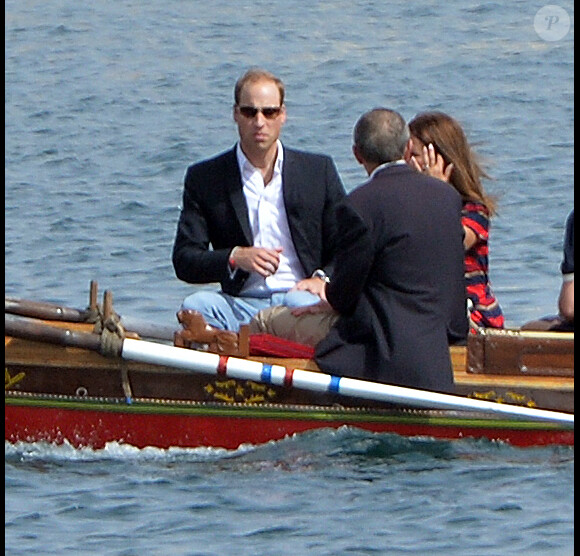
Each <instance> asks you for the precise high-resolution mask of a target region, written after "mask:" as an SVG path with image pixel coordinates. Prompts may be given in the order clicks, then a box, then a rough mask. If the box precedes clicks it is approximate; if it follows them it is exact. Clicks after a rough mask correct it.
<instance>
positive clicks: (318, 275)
mask: <svg viewBox="0 0 580 556" xmlns="http://www.w3.org/2000/svg"><path fill="white" fill-rule="evenodd" d="M311 278H320V279H321V280H324V281H325V282H326V283H327V284H328V283H329V282H330V278H329V277H328V275H327V274H326V272H324V270H320V268H317V269H316V270H315V271H314V272H313V273H312V276H311Z"/></svg>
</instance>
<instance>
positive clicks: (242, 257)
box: [233, 247, 282, 278]
mask: <svg viewBox="0 0 580 556" xmlns="http://www.w3.org/2000/svg"><path fill="white" fill-rule="evenodd" d="M280 253H282V247H276V248H274V249H271V248H268V247H237V248H236V251H235V253H234V257H233V259H234V263H235V268H241V269H242V270H245V271H246V272H256V273H258V274H259V275H260V276H263V277H264V278H267V277H268V276H272V274H275V272H276V271H277V270H278V266H280Z"/></svg>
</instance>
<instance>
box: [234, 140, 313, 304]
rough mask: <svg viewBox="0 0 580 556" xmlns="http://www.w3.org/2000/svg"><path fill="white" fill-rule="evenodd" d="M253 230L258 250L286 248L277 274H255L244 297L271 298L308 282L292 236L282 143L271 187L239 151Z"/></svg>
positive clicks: (245, 290) (238, 150) (244, 289)
mask: <svg viewBox="0 0 580 556" xmlns="http://www.w3.org/2000/svg"><path fill="white" fill-rule="evenodd" d="M236 153H237V157H238V164H239V167H240V174H241V176H242V185H243V191H244V196H245V198H246V204H247V206H248V214H249V217H250V227H251V229H252V235H253V237H254V246H255V247H269V248H276V247H282V253H280V266H279V267H278V270H277V272H275V273H274V274H273V275H272V276H268V277H266V278H264V277H262V276H260V275H259V274H256V273H252V274H251V275H250V277H249V278H248V281H247V282H246V284H245V285H244V287H243V289H242V291H241V292H240V295H250V296H256V297H263V296H269V295H270V294H272V293H273V292H279V291H286V290H288V289H290V288H291V287H292V286H294V284H296V282H298V281H299V280H302V279H303V278H305V276H304V271H303V270H302V266H301V264H300V262H299V260H298V255H297V254H296V249H295V248H294V243H293V242H292V237H291V235H290V227H289V226H288V218H287V216H286V207H285V206H284V195H283V186H284V184H283V183H282V165H283V163H284V149H283V148H282V143H280V141H278V154H277V156H276V161H275V162H274V172H273V175H272V179H271V180H270V183H268V184H265V183H264V178H263V176H262V173H261V172H260V170H259V169H257V168H255V167H254V166H253V165H252V163H251V162H250V161H249V160H248V159H247V158H246V156H245V155H244V153H243V152H242V149H241V147H240V144H239V143H238V146H237V149H236Z"/></svg>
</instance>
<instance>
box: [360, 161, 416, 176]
mask: <svg viewBox="0 0 580 556" xmlns="http://www.w3.org/2000/svg"><path fill="white" fill-rule="evenodd" d="M401 164H407V163H406V162H405V161H404V160H403V159H402V158H401V159H400V160H395V161H393V162H385V163H384V164H381V165H380V166H377V167H376V168H375V169H374V170H373V171H372V172H371V175H370V176H369V178H372V177H374V176H375V175H376V174H378V173H379V172H381V171H382V170H384V169H385V168H389V167H391V166H399V165H401Z"/></svg>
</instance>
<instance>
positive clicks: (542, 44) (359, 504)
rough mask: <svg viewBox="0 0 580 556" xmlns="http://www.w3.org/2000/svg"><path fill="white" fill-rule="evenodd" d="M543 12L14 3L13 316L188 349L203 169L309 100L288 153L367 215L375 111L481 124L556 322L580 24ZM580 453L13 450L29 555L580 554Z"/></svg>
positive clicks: (521, 279)
mask: <svg viewBox="0 0 580 556" xmlns="http://www.w3.org/2000/svg"><path fill="white" fill-rule="evenodd" d="M542 6H544V4H543V3H542V2H528V1H522V0H520V1H514V2H509V3H499V2H475V1H473V0H466V1H459V0H453V1H449V2H444V3H440V2H434V1H427V0H424V1H420V2H414V3H406V2H386V1H385V2H383V1H371V0H368V1H362V0H360V1H357V0H348V1H347V0H326V1H325V2H319V1H310V2H302V1H300V0H287V1H282V0H270V1H268V2H266V1H262V0H258V1H255V0H253V1H251V2H250V1H236V2H233V1H229V0H215V1H212V2H197V1H177V0H173V1H172V0H169V1H167V0H166V1H164V2H161V1H159V0H142V1H139V2H137V1H120V2H111V1H102V2H94V3H80V2H74V1H71V0H69V1H66V0H55V1H53V2H40V1H38V0H19V1H15V0H8V1H7V2H6V3H5V19H6V22H5V65H6V69H5V234H6V239H5V292H6V295H10V296H14V297H21V298H28V299H36V300H46V301H55V302H59V303H65V304H67V305H70V306H74V307H84V306H85V305H86V303H87V302H88V285H89V282H90V280H91V279H96V280H98V282H99V284H100V287H101V292H102V291H103V290H104V289H110V290H112V292H113V295H114V303H115V308H116V310H117V311H118V312H119V313H121V314H122V315H123V314H125V315H131V316H134V317H138V318H146V319H151V320H154V321H156V322H160V323H173V322H174V313H175V309H176V308H177V306H178V304H179V302H180V301H181V299H182V298H183V297H184V296H185V295H186V294H187V293H189V291H190V287H189V286H187V285H185V284H182V283H180V282H178V281H177V279H176V278H175V277H174V274H173V270H172V267H171V260H170V254H171V246H172V242H173V236H174V232H175V225H176V221H177V217H178V212H179V204H180V202H181V188H182V179H183V175H184V172H185V168H186V166H187V165H188V164H190V163H191V162H193V161H197V160H200V159H201V158H205V157H207V156H210V155H212V154H215V153H217V152H219V151H221V150H224V149H226V148H229V147H230V146H232V145H233V143H234V141H235V140H236V131H235V127H234V124H233V122H232V119H231V104H232V96H233V93H232V88H233V84H234V81H235V80H236V79H237V77H239V75H240V74H241V73H242V72H243V71H244V70H245V69H246V68H247V67H249V66H250V65H261V66H265V67H267V68H269V69H271V70H272V71H274V72H275V73H277V74H279V75H280V76H281V77H282V78H283V79H284V81H285V82H286V85H287V106H288V122H287V124H286V126H285V129H284V132H283V139H284V140H285V142H286V143H287V144H288V145H292V146H296V147H300V148H305V149H309V150H318V151H323V152H326V153H329V154H331V155H332V156H333V157H334V159H335V161H336V163H337V166H338V168H339V171H340V173H341V175H342V177H343V180H344V182H345V185H346V187H347V189H349V190H350V189H352V188H354V187H355V186H356V185H357V184H358V183H360V181H362V179H364V175H363V172H362V169H361V168H360V167H359V166H358V165H357V164H356V163H355V161H354V159H353V158H352V154H351V150H350V148H351V131H352V126H353V125H354V123H355V121H356V119H357V118H358V116H359V115H360V114H361V113H362V112H364V111H366V110H368V109H369V108H372V107H374V106H378V105H383V106H388V107H392V108H396V109H398V110H399V111H400V112H401V113H402V114H403V115H404V116H405V117H407V118H411V117H412V116H413V115H414V114H415V113H416V112H419V111H421V110H425V109H440V110H443V111H446V112H449V113H450V114H452V115H454V116H455V117H457V118H458V119H459V120H460V121H461V122H462V123H463V124H464V127H465V129H466V131H467V133H468V135H469V137H470V138H471V139H472V140H473V141H474V142H475V143H476V144H477V145H478V150H479V152H480V153H481V154H482V155H484V157H485V158H486V159H488V160H489V162H490V163H491V167H490V171H491V173H492V175H493V176H494V178H495V180H494V181H493V182H490V183H488V184H487V188H488V189H489V191H491V192H493V193H495V194H497V195H498V196H499V201H500V203H499V209H500V214H499V216H498V217H497V218H496V219H495V220H494V221H493V228H492V236H491V246H490V249H491V257H490V264H491V278H492V283H493V287H494V290H495V293H496V294H497V296H498V298H499V300H500V302H501V304H502V306H503V309H504V312H505V315H506V319H507V323H508V325H520V324H522V323H523V322H525V321H526V320H529V319H532V318H536V317H538V316H541V315H544V314H548V313H553V312H554V311H555V307H556V297H557V294H558V290H559V286H560V276H559V268H558V267H559V263H560V260H561V243H562V234H563V227H564V221H565V218H566V215H567V214H568V212H569V210H570V209H571V208H572V206H573V202H574V195H573V177H574V161H573V155H574V137H573V124H574V121H573V120H574V88H573V71H574V61H573V42H574V40H573V39H574V28H573V15H574V6H573V3H572V2H571V1H566V2H558V4H557V6H559V7H561V8H563V9H565V10H566V12H567V13H568V14H569V16H570V17H571V18H572V27H571V29H570V31H569V32H568V34H567V35H566V36H564V37H563V38H561V39H559V40H554V41H550V40H545V39H543V38H542V37H540V36H539V35H538V33H537V32H536V29H535V28H534V17H535V14H536V13H537V11H538V10H539V9H540V8H542ZM573 454H574V452H573V449H571V450H570V449H566V450H562V449H555V448H545V449H540V450H518V449H514V448H509V447H504V446H496V445H493V444H489V443H483V444H479V443H470V442H464V443H458V444H454V445H450V444H447V443H440V442H434V441H429V440H425V441H423V440H417V441H408V440H402V439H398V438H396V437H395V438H392V437H380V436H379V437H376V436H373V435H368V434H366V433H355V432H349V431H346V432H342V433H340V434H338V435H337V434H334V433H331V432H324V431H323V432H320V433H317V434H316V435H314V436H312V437H311V436H306V437H299V438H297V439H291V440H288V441H284V442H280V443H276V444H274V445H271V446H265V447H259V448H255V449H254V448H249V449H244V450H239V451H236V452H227V453H222V452H219V451H218V452H215V451H211V450H210V451H206V452H204V451H181V452H179V451H178V452H175V453H174V452H158V451H157V452H156V451H152V452H150V451H137V452H135V451H132V450H131V449H128V448H126V447H116V446H112V447H110V448H109V449H107V450H105V451H100V452H90V451H89V452H82V451H74V450H72V449H67V448H66V447H65V448H52V447H47V446H42V445H25V446H19V447H10V446H7V447H6V467H5V480H6V482H5V489H6V490H5V493H6V510H5V524H6V527H5V541H6V553H7V554H34V553H37V554H40V553H42V554H64V553H66V554H77V553H84V552H92V553H103V554H161V553H164V554H167V553H169V554H230V553H237V554H425V553H428V552H429V553H432V554H521V553H530V554H571V553H572V549H573V532H574V527H573V496H574V488H573V470H574V459H573Z"/></svg>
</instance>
